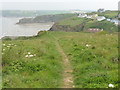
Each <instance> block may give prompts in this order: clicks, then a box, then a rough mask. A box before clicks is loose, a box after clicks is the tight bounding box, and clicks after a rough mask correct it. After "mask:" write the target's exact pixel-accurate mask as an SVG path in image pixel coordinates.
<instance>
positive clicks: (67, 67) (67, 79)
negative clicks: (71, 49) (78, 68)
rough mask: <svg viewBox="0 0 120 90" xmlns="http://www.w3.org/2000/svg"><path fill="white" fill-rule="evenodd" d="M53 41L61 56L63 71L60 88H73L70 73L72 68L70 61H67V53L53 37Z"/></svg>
mask: <svg viewBox="0 0 120 90" xmlns="http://www.w3.org/2000/svg"><path fill="white" fill-rule="evenodd" d="M54 38H55V37H54ZM54 42H55V44H56V47H57V49H58V51H59V53H60V54H61V56H62V60H63V66H64V72H63V86H62V88H74V84H73V75H72V72H73V70H72V67H71V64H70V61H69V59H68V57H67V55H66V54H65V53H64V51H63V49H62V47H61V46H60V44H59V42H58V40H57V39H56V38H55V41H54Z"/></svg>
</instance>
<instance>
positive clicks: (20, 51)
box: [2, 31, 118, 88]
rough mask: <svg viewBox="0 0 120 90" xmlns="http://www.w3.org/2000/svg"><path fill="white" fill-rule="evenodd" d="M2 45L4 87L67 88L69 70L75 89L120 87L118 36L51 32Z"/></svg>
mask: <svg viewBox="0 0 120 90" xmlns="http://www.w3.org/2000/svg"><path fill="white" fill-rule="evenodd" d="M2 45H3V49H2V60H3V62H2V66H3V87H4V88H21V87H22V88H58V87H64V85H63V83H64V82H65V81H64V80H63V79H64V78H66V77H67V76H65V75H63V74H64V72H65V70H72V72H71V73H69V74H68V75H71V77H72V81H73V83H72V84H71V85H72V87H74V88H108V85H109V84H113V85H114V87H115V88H117V87H118V34H117V33H107V32H99V33H84V32H50V31H47V32H40V33H39V35H38V36H35V37H29V38H24V37H23V38H19V39H16V40H9V39H6V40H3V44H2ZM63 59H68V62H69V63H68V62H66V63H65V61H66V60H63ZM69 66H71V67H69ZM66 68H68V69H66ZM66 75H67V74H66ZM72 81H71V82H72ZM66 83H68V81H66ZM69 87H70V86H69Z"/></svg>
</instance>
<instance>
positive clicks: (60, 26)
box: [50, 17, 118, 32]
mask: <svg viewBox="0 0 120 90" xmlns="http://www.w3.org/2000/svg"><path fill="white" fill-rule="evenodd" d="M89 28H100V29H103V30H105V31H111V32H113V31H118V27H117V26H116V25H115V24H114V23H112V22H109V21H106V20H104V21H97V20H91V19H87V18H78V17H72V18H70V19H66V20H62V21H59V22H58V23H55V24H54V25H53V26H52V28H51V29H50V31H67V32H69V31H72V32H79V31H84V30H87V29H89Z"/></svg>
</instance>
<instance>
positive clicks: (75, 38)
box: [55, 32, 118, 88]
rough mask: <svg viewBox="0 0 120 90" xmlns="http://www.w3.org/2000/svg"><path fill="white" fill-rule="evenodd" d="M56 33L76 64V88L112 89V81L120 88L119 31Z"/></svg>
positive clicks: (69, 56)
mask: <svg viewBox="0 0 120 90" xmlns="http://www.w3.org/2000/svg"><path fill="white" fill-rule="evenodd" d="M55 36H56V37H58V38H59V42H60V44H61V46H62V47H63V49H64V51H65V53H66V54H67V55H68V58H69V59H70V61H71V63H72V65H73V69H74V70H73V75H74V83H75V87H76V88H108V84H110V83H112V84H114V85H115V87H118V38H117V34H103V33H96V34H94V33H76V32H75V33H71V32H69V33H68V32H67V33H66V32H64V33H63V32H60V33H59V34H58V33H56V34H55ZM86 45H90V46H89V47H87V46H86ZM111 51H112V52H111Z"/></svg>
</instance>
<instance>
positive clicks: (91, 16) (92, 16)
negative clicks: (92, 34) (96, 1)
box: [87, 14, 98, 19]
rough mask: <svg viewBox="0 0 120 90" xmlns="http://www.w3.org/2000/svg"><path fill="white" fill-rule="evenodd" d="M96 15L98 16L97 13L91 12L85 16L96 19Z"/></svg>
mask: <svg viewBox="0 0 120 90" xmlns="http://www.w3.org/2000/svg"><path fill="white" fill-rule="evenodd" d="M97 17H98V14H92V15H88V16H87V18H91V19H96V18H97Z"/></svg>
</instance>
